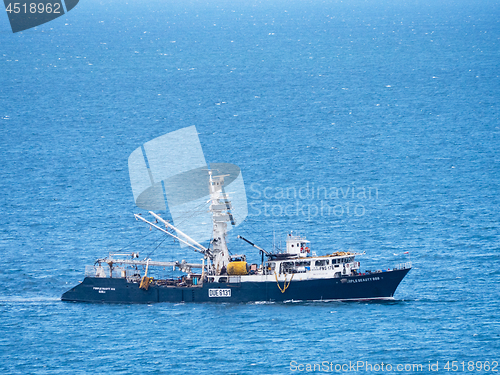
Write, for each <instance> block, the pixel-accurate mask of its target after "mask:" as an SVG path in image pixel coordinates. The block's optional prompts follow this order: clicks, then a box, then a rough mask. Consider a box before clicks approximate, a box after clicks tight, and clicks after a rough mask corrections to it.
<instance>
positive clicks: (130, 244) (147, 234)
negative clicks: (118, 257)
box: [118, 232, 151, 252]
mask: <svg viewBox="0 0 500 375" xmlns="http://www.w3.org/2000/svg"><path fill="white" fill-rule="evenodd" d="M150 233H151V232H148V233H146V235H144V236H142V237H140V238H138V239H136V240H135V241H132V242H131V243H129V244H128V245H125V246H124V247H122V248H121V249H120V250H118V252H120V251H122V250H123V249H126V248H127V247H129V246H132V245H133V244H134V243H136V242H137V241H140V240H142V239H144V238H145V237H147V236H149V234H150Z"/></svg>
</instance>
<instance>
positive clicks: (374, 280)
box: [61, 268, 410, 303]
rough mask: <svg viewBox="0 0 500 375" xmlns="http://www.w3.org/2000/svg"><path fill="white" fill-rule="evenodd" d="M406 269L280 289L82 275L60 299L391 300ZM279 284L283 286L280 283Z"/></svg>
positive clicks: (260, 284)
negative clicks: (142, 281) (145, 285)
mask: <svg viewBox="0 0 500 375" xmlns="http://www.w3.org/2000/svg"><path fill="white" fill-rule="evenodd" d="M409 270H410V269H409V268H407V269H401V270H393V271H387V272H379V273H372V274H365V275H358V276H349V277H342V278H332V279H318V280H305V281H293V280H292V282H291V283H290V285H289V287H288V288H287V289H286V290H285V291H284V293H282V292H281V290H280V288H279V287H278V285H277V283H276V281H267V282H242V283H207V282H205V283H203V285H201V286H200V285H197V286H159V285H150V286H149V289H148V290H143V289H140V288H139V284H138V283H131V282H127V280H126V279H120V278H97V277H86V278H85V279H84V280H83V282H82V283H80V284H79V285H77V286H75V287H74V288H72V289H71V290H69V291H67V292H66V293H64V294H63V295H62V297H61V299H62V300H63V301H74V302H95V303H157V302H234V303H240V302H259V301H261V302H284V301H290V300H296V301H321V300H323V301H324V300H370V299H391V298H393V296H394V292H395V291H396V288H397V287H398V285H399V283H400V282H401V280H403V278H404V277H405V275H406V274H407V273H408V271H409ZM279 286H280V287H281V289H283V283H280V284H279Z"/></svg>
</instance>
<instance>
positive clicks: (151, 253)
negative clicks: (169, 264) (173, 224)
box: [146, 235, 170, 259]
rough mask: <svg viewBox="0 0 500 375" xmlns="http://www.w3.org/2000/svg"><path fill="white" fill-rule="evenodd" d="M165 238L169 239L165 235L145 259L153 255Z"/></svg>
mask: <svg viewBox="0 0 500 375" xmlns="http://www.w3.org/2000/svg"><path fill="white" fill-rule="evenodd" d="M167 238H170V237H169V236H167V235H165V238H163V240H162V241H161V242H160V243H159V244H158V245H157V246H156V247H155V248H154V249H153V250H152V251H151V252H150V253H149V254H148V255H147V256H146V259H147V258H149V257H150V256H151V255H153V253H154V252H155V251H156V249H158V248H159V247H160V245H161V244H162V243H163V242H165V240H166V239H167Z"/></svg>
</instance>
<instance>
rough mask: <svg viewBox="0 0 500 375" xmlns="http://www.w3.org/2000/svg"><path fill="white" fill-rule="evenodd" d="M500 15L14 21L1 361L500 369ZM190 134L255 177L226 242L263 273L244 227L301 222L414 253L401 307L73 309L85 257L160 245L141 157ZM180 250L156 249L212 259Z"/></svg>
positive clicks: (0, 139) (323, 234) (29, 368)
mask: <svg viewBox="0 0 500 375" xmlns="http://www.w3.org/2000/svg"><path fill="white" fill-rule="evenodd" d="M499 15H500V8H499V3H498V2H497V1H488V0H486V1H481V2H474V3H473V2H467V1H430V0H423V1H405V2H403V1H392V0H387V1H385V0H382V1H371V0H370V1H361V0H347V1H329V0H327V1H316V0H311V1H282V0H274V1H267V2H258V1H249V2H242V1H239V0H238V1H236V2H234V1H233V2H230V1H225V0H223V1H219V2H215V1H211V0H209V1H190V2H182V3H181V2H173V1H170V0H166V1H158V0H152V1H149V2H146V1H144V0H138V1H128V2H126V1H113V0H112V1H106V2H99V1H96V0H89V1H81V2H80V3H79V4H78V5H77V7H76V8H75V9H73V10H72V11H71V12H69V13H68V14H67V15H66V16H64V17H60V18H58V19H56V20H54V21H52V22H50V23H47V24H44V25H41V26H39V27H37V28H35V29H31V30H26V31H24V32H20V33H16V34H13V33H12V32H11V30H10V27H9V25H8V20H7V16H6V14H4V15H2V16H0V40H1V42H0V161H1V163H0V178H1V184H0V197H1V199H0V212H1V215H0V233H1V234H0V250H1V256H0V332H1V335H0V369H1V370H2V373H8V374H38V373H40V374H73V373H74V374H87V373H93V374H110V373H116V374H130V373H151V374H153V373H164V374H214V373H223V374H289V373H306V372H307V373H310V372H315V373H327V372H337V373H351V372H357V373H381V372H384V373H417V372H418V373H435V372H439V373H449V372H462V373H465V372H468V373H476V372H496V371H500V365H498V362H500V316H499V308H500V303H499V300H500V291H499V285H500V245H499V244H500V237H499V234H500V230H499V222H500V214H499V208H500V198H499V191H500V189H499V188H500V153H499V152H500V124H499V106H498V99H499V94H500V90H499V89H500V81H499V74H500V73H499V62H500V39H499V38H500V21H499V20H500V17H499ZM191 125H196V127H197V130H198V132H199V138H200V141H201V144H202V146H203V150H204V152H205V158H206V160H207V161H209V162H212V163H217V162H225V163H233V164H236V165H238V166H239V167H240V168H241V171H242V174H243V177H244V180H245V186H246V189H247V198H248V204H249V209H248V210H249V215H248V217H247V219H246V220H245V222H244V223H242V224H241V225H239V226H238V227H237V228H235V229H234V230H233V231H231V235H230V246H231V247H232V249H237V251H236V252H239V251H245V252H246V253H247V254H248V255H249V258H250V259H251V260H252V261H255V262H257V261H258V258H259V255H258V253H257V252H253V249H252V248H251V247H249V246H246V245H245V244H244V243H241V242H238V240H237V239H236V235H237V234H241V235H243V236H245V237H247V238H249V239H251V240H252V241H254V242H255V243H257V244H259V245H260V246H264V247H267V248H270V247H271V246H272V244H273V237H274V236H276V242H278V243H279V239H280V238H283V236H284V235H285V234H286V231H287V230H298V231H300V232H301V233H303V234H305V235H306V236H307V238H308V239H309V240H310V241H311V242H312V243H311V248H312V250H313V251H316V252H318V253H319V254H326V253H329V252H331V251H332V250H348V249H349V250H353V251H359V252H366V255H364V256H363V257H361V258H360V259H359V260H360V261H361V264H362V268H366V269H379V268H386V267H392V266H393V265H395V264H398V263H401V262H405V261H408V260H411V261H412V263H413V266H414V268H413V269H412V271H411V272H410V273H409V274H408V276H407V277H406V278H405V279H404V280H403V282H402V284H401V285H400V286H399V288H398V290H397V292H396V295H395V301H393V302H386V303H361V302H358V303H340V302H338V303H336V302H331V303H287V304H237V305H232V304H220V305H218V304H170V303H162V304H156V305H137V306H135V305H134V306H128V305H113V306H109V305H94V304H77V303H63V302H61V301H60V296H61V294H62V293H63V292H64V291H66V290H67V289H69V288H70V287H72V286H73V285H75V284H77V283H78V281H80V280H82V278H83V272H84V268H85V265H88V264H93V263H94V261H95V259H97V258H99V257H104V256H106V255H107V254H108V252H110V251H118V250H120V249H123V248H126V249H130V248H132V249H135V250H139V251H142V252H148V253H149V252H150V251H152V250H151V249H154V247H155V246H156V245H157V244H158V241H160V237H159V236H158V235H157V234H156V233H154V232H152V233H149V231H148V228H145V227H144V226H143V225H141V224H140V223H138V222H136V221H135V220H134V218H133V214H134V213H136V212H140V211H141V210H140V209H138V208H137V207H136V206H135V205H134V199H133V195H132V191H131V186H130V180H129V175H128V166H127V159H128V156H129V155H130V153H131V152H132V151H133V150H135V149H136V148H137V147H139V146H140V145H142V144H144V143H145V142H147V141H149V140H151V139H153V138H156V137H158V136H161V135H163V134H166V133H168V132H171V131H174V130H178V129H181V128H184V127H187V126H191ZM287 207H288V209H287ZM155 236H156V237H155ZM167 242H168V241H167ZM167 242H165V243H164V244H163V245H162V246H160V247H159V248H158V249H156V250H155V253H154V255H155V256H156V257H158V258H162V257H163V258H164V259H165V260H170V259H179V258H181V259H186V260H191V261H197V260H198V256H197V255H196V254H195V253H192V252H190V251H189V250H186V249H181V248H179V247H178V246H177V245H175V244H172V243H167ZM404 252H409V254H408V255H405V254H404ZM448 361H449V366H450V367H449V370H447V369H446V368H445V365H446V363H447V362H448ZM452 361H457V362H456V363H455V364H456V365H457V368H456V369H457V371H452V370H451V366H452ZM495 361H496V363H497V367H495V366H494V363H495ZM486 362H488V366H489V367H485V364H486ZM349 363H351V365H352V364H354V363H356V365H359V366H360V367H356V370H357V371H355V370H354V368H353V367H350V366H348V365H349ZM382 363H383V364H384V365H383V366H382V365H381V364H382ZM315 364H316V365H317V366H316V367H314V365H315ZM361 364H362V366H361ZM387 364H390V365H391V369H392V370H390V369H388V367H387ZM471 364H472V365H471ZM336 365H338V366H340V367H338V366H337V367H335V366H336ZM377 365H378V366H379V367H376V366H377ZM397 365H401V366H400V367H397ZM413 365H422V367H421V368H419V367H418V366H417V367H411V368H410V367H408V366H413ZM430 365H432V366H431V367H429V366H430ZM308 366H309V367H308ZM342 366H344V367H342ZM369 366H372V367H369ZM374 366H375V367H374ZM384 366H385V367H384ZM480 366H481V367H480ZM308 369H309V370H314V371H308ZM336 369H339V371H335V370H336ZM435 369H437V370H438V371H433V370H435ZM486 369H488V370H487V371H485V370H486ZM480 370H481V371H480ZM495 370H496V371H495Z"/></svg>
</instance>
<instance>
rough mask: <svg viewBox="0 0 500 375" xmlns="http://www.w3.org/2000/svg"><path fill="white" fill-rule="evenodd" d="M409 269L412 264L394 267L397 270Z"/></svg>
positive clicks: (401, 264) (407, 263)
mask: <svg viewBox="0 0 500 375" xmlns="http://www.w3.org/2000/svg"><path fill="white" fill-rule="evenodd" d="M408 268H411V262H406V263H400V264H398V265H397V266H395V267H394V269H395V270H406V269H408Z"/></svg>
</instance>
